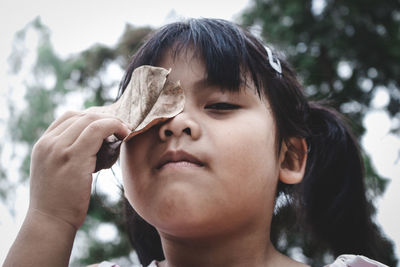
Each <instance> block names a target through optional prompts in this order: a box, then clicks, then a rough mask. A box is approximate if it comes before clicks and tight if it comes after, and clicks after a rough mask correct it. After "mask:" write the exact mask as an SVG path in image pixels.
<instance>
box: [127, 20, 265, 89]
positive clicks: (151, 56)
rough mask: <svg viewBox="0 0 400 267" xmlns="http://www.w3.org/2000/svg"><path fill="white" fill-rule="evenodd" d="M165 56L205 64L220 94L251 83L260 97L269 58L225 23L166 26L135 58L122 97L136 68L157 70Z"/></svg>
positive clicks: (250, 38)
mask: <svg viewBox="0 0 400 267" xmlns="http://www.w3.org/2000/svg"><path fill="white" fill-rule="evenodd" d="M166 52H170V53H171V55H172V57H173V58H176V57H177V56H179V55H181V54H182V53H183V54H185V53H189V52H190V53H193V56H194V57H196V58H198V59H200V60H202V61H203V62H204V65H205V69H206V73H207V82H208V83H209V84H210V85H214V86H217V87H219V88H221V90H228V91H233V92H237V91H239V90H240V89H241V88H245V87H247V85H248V84H249V82H251V83H252V84H253V85H254V86H255V87H256V90H257V93H258V94H259V95H260V93H261V92H260V83H262V82H261V81H262V75H261V73H263V72H264V70H265V59H266V58H267V55H266V52H265V49H264V47H263V46H262V45H261V42H259V41H258V40H256V39H255V38H254V37H253V36H251V35H250V34H248V33H247V31H244V30H243V29H241V28H240V27H239V26H237V25H235V24H232V23H230V22H227V21H224V20H218V19H191V20H188V21H186V22H177V23H172V24H169V25H166V26H164V27H162V28H161V29H160V30H158V31H157V32H155V33H154V34H153V35H152V36H151V37H150V39H149V40H148V41H147V42H146V43H145V44H144V45H143V46H142V47H141V48H140V49H139V51H138V52H137V54H136V55H135V57H134V58H133V60H132V62H131V65H130V66H129V68H128V71H127V74H126V77H124V79H123V81H122V83H121V88H120V95H121V94H122V92H123V90H124V89H125V87H126V86H127V84H128V83H129V80H130V76H131V74H132V71H133V70H134V69H135V68H137V67H139V66H142V65H152V66H157V64H158V63H159V62H160V61H161V59H162V57H163V55H165V53H166ZM261 68H264V70H261ZM267 69H268V66H267ZM249 79H250V80H249Z"/></svg>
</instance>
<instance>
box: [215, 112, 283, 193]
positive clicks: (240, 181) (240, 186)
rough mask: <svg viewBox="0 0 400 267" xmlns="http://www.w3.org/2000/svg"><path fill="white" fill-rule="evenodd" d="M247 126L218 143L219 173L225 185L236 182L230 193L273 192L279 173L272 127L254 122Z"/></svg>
mask: <svg viewBox="0 0 400 267" xmlns="http://www.w3.org/2000/svg"><path fill="white" fill-rule="evenodd" d="M247 126H248V127H243V128H241V129H239V130H235V131H230V132H227V133H226V136H225V138H221V139H220V140H222V141H221V142H218V144H217V147H218V149H217V151H220V152H219V153H221V156H220V157H219V158H220V159H221V162H220V164H221V165H223V166H222V168H221V169H220V170H221V171H223V172H225V173H224V174H223V176H224V177H227V178H228V179H229V182H231V183H236V185H232V187H231V188H232V189H233V190H234V192H229V193H231V194H232V193H234V194H248V193H249V192H250V194H258V195H260V194H270V193H273V191H274V186H275V184H276V182H277V179H278V171H279V168H278V161H277V157H276V155H275V135H274V131H273V129H274V128H273V125H270V124H268V123H266V122H265V121H261V120H260V121H257V120H256V121H255V122H254V123H251V124H250V123H248V124H247ZM223 140H227V141H226V142H223ZM232 141H233V142H232ZM267 191H268V192H267ZM270 191H271V192H270Z"/></svg>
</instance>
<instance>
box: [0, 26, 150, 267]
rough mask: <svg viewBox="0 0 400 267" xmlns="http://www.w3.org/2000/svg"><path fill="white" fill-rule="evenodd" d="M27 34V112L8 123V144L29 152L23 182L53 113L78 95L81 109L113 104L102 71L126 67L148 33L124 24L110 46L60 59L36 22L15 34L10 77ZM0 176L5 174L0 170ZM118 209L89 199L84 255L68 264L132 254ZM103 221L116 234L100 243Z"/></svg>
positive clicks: (17, 68) (20, 63)
mask: <svg viewBox="0 0 400 267" xmlns="http://www.w3.org/2000/svg"><path fill="white" fill-rule="evenodd" d="M29 31H33V32H34V33H35V34H37V36H38V44H37V51H36V53H37V58H36V61H35V63H34V64H33V69H32V77H29V78H27V79H26V81H25V84H26V86H25V88H26V94H25V101H26V108H25V109H24V110H22V111H15V110H14V109H13V110H10V113H12V114H13V115H14V116H13V119H11V120H10V131H11V133H12V137H13V142H18V143H22V144H25V145H27V146H28V148H29V149H28V151H29V153H27V155H25V158H24V160H23V163H22V166H21V179H22V180H26V179H27V178H28V177H29V165H30V151H31V149H32V147H33V145H34V143H35V142H36V141H37V140H38V139H39V138H40V136H41V135H42V134H43V132H44V131H45V130H46V129H47V127H48V126H49V125H50V124H51V122H53V121H54V120H55V119H56V116H57V114H56V113H57V109H58V108H59V107H63V105H65V104H66V99H68V98H69V97H76V96H74V94H78V95H82V97H83V102H82V103H83V106H82V107H81V108H82V109H84V108H87V107H89V106H93V105H104V104H107V103H110V102H113V99H114V98H115V97H116V95H115V96H112V97H110V96H109V95H110V94H109V91H111V90H112V88H113V87H116V86H117V85H118V81H109V79H107V74H106V73H105V72H106V70H107V67H108V66H109V65H110V64H112V63H117V64H118V65H120V66H121V67H123V68H125V67H126V65H127V64H128V60H129V59H128V58H129V56H131V55H132V54H133V53H134V52H135V50H136V49H137V48H138V47H139V45H140V44H141V43H142V41H143V38H144V36H145V35H147V34H148V33H150V32H151V29H150V28H148V27H145V28H135V27H133V26H129V25H128V26H127V27H126V29H125V33H124V35H123V36H122V37H121V39H120V41H119V42H118V44H117V45H116V46H115V47H107V46H104V45H94V46H93V47H91V48H89V49H87V50H85V51H83V52H81V53H79V54H77V55H73V56H70V57H68V58H66V59H63V58H60V57H59V56H58V55H57V54H56V53H55V51H54V49H53V46H52V44H51V40H50V34H49V30H48V29H47V28H46V27H45V26H44V25H43V24H42V23H41V21H40V19H36V20H34V21H33V22H32V23H30V24H28V25H27V26H26V27H25V28H24V29H22V30H21V31H19V32H18V33H17V34H16V37H15V41H14V49H13V53H12V55H11V56H10V65H11V67H12V71H13V72H14V73H15V74H18V73H19V72H20V71H21V69H22V66H23V65H24V63H26V62H25V57H26V56H27V54H28V45H27V44H26V42H27V40H26V36H27V34H28V32H29ZM120 78H122V77H120ZM49 80H50V82H49ZM10 108H11V107H10ZM58 115H60V114H58ZM0 175H1V177H3V176H5V173H4V172H3V171H2V170H0ZM6 181H7V180H6V179H3V178H1V179H0V182H1V183H5V185H4V186H2V188H5V189H6V188H8V187H9V185H8V184H7V183H6ZM6 194H7V191H3V190H1V191H0V197H4V198H3V199H5V197H6ZM121 208H122V204H121V203H119V202H118V203H112V202H110V201H109V200H108V199H107V198H106V197H105V196H104V195H102V194H101V193H99V192H97V193H96V194H95V195H94V196H92V197H91V202H90V207H89V211H88V216H87V220H86V222H85V224H84V226H83V227H82V228H81V229H80V234H81V235H83V236H85V240H86V241H87V251H85V252H84V253H82V254H83V256H82V257H81V258H80V259H79V260H78V261H77V262H72V264H73V265H74V266H81V265H86V264H92V263H95V262H100V261H102V260H104V259H113V258H124V257H125V261H128V258H127V255H129V252H130V251H131V246H130V244H129V241H128V238H127V236H126V235H125V234H124V232H125V231H124V229H123V228H124V223H123V216H121V214H122V211H121ZM105 222H108V223H111V224H113V225H115V227H116V228H117V230H118V234H117V236H116V237H115V240H114V241H111V242H108V243H104V242H102V241H101V240H99V239H98V237H97V236H96V233H95V231H93V229H96V228H97V227H98V226H99V225H100V224H101V223H105Z"/></svg>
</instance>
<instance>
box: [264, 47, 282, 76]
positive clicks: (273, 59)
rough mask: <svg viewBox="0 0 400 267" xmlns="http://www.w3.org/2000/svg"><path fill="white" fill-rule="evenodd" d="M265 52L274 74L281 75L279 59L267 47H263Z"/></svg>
mask: <svg viewBox="0 0 400 267" xmlns="http://www.w3.org/2000/svg"><path fill="white" fill-rule="evenodd" d="M265 50H267V54H268V60H269V64H270V65H271V67H272V68H273V69H274V70H275V71H276V72H278V73H279V74H281V75H282V67H281V62H280V61H279V59H278V58H277V57H275V56H274V55H273V54H272V51H271V48H269V47H268V46H265Z"/></svg>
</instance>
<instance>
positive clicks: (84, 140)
mask: <svg viewBox="0 0 400 267" xmlns="http://www.w3.org/2000/svg"><path fill="white" fill-rule="evenodd" d="M130 132H131V130H130V129H129V128H128V127H127V126H126V125H125V124H123V123H121V121H119V120H117V119H115V118H103V119H100V120H96V121H93V122H92V123H90V124H89V125H87V127H85V129H84V130H83V131H82V132H81V134H80V135H79V137H78V138H77V139H76V141H75V142H74V143H73V144H72V146H71V148H72V147H73V149H74V150H76V152H77V153H85V154H86V155H96V154H97V152H98V151H99V149H100V147H101V144H102V143H103V140H104V139H106V138H107V137H108V136H110V135H113V134H114V135H115V136H117V137H119V138H120V139H123V138H125V137H126V136H127V135H129V134H130Z"/></svg>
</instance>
